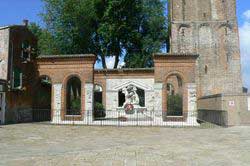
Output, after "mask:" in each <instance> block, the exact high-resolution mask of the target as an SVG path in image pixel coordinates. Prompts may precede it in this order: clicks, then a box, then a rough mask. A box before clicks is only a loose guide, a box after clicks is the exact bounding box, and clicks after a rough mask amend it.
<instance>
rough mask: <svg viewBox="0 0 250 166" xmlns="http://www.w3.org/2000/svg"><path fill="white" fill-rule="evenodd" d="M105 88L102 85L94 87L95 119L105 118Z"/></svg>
mask: <svg viewBox="0 0 250 166" xmlns="http://www.w3.org/2000/svg"><path fill="white" fill-rule="evenodd" d="M102 95H103V88H102V86H101V85H98V84H95V86H94V117H95V118H104V117H105V116H106V111H105V108H104V105H103V98H102Z"/></svg>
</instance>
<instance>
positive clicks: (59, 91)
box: [53, 84, 62, 122]
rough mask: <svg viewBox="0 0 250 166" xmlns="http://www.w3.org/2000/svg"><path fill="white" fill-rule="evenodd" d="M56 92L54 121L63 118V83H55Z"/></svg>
mask: <svg viewBox="0 0 250 166" xmlns="http://www.w3.org/2000/svg"><path fill="white" fill-rule="evenodd" d="M53 89H54V91H53V93H54V110H53V111H54V112H53V122H58V121H60V120H61V109H62V84H54V85H53Z"/></svg>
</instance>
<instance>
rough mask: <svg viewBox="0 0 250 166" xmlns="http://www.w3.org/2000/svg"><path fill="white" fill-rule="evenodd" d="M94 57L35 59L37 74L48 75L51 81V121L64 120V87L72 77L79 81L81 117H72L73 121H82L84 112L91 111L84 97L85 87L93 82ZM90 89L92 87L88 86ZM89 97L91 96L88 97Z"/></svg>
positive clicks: (90, 105)
mask: <svg viewBox="0 0 250 166" xmlns="http://www.w3.org/2000/svg"><path fill="white" fill-rule="evenodd" d="M95 60H96V56H95V55H92V54H84V55H48V56H39V57H38V58H37V64H38V73H39V75H44V74H46V75H49V76H50V77H51V80H52V112H53V113H52V114H53V121H55V122H57V123H58V122H59V121H61V120H64V119H66V118H67V117H65V109H66V102H65V101H66V100H65V94H66V87H67V81H68V79H70V78H71V77H73V76H77V77H78V78H79V79H80V80H81V93H82V95H81V107H82V111H81V115H80V116H76V117H73V116H72V117H73V118H74V119H75V120H77V119H82V118H83V117H84V113H85V111H86V110H88V111H92V109H93V107H92V105H93V104H92V103H89V102H86V101H85V99H86V98H89V97H87V96H86V95H93V94H92V91H93V88H92V89H91V88H90V89H89V88H88V89H89V90H91V93H87V94H86V90H85V86H87V85H89V84H90V85H93V82H94V76H93V73H94V63H95ZM90 87H92V86H90ZM90 97H91V96H90ZM86 103H88V104H87V105H86Z"/></svg>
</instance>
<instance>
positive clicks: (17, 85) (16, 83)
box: [12, 67, 23, 89]
mask: <svg viewBox="0 0 250 166" xmlns="http://www.w3.org/2000/svg"><path fill="white" fill-rule="evenodd" d="M22 84H23V73H22V72H21V69H19V68H17V67H14V71H13V76H12V88H13V89H22Z"/></svg>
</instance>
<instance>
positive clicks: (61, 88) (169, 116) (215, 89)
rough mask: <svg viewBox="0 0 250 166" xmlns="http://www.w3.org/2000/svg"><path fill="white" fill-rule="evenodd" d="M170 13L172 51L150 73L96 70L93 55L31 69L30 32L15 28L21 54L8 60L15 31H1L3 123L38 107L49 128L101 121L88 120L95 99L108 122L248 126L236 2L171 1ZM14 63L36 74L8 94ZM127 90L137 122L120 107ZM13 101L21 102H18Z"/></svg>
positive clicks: (157, 58)
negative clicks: (45, 113)
mask: <svg viewBox="0 0 250 166" xmlns="http://www.w3.org/2000/svg"><path fill="white" fill-rule="evenodd" d="M169 13H170V28H171V31H170V52H169V53H166V54H157V53H156V54H154V55H153V59H154V68H151V69H108V70H100V69H98V70H96V69H94V64H95V61H96V56H95V55H91V54H88V55H46V56H43V55H41V56H39V57H38V58H36V60H35V62H36V65H34V63H33V62H34V61H33V59H32V56H31V55H29V56H28V57H30V58H29V59H28V61H27V59H26V60H25V61H24V62H23V60H22V58H21V59H20V57H23V56H22V55H23V53H22V52H24V51H25V50H29V49H27V48H32V47H33V46H32V44H34V45H35V39H34V38H33V36H32V34H30V33H28V30H27V29H26V30H22V28H25V27H23V26H18V27H19V33H20V34H25V33H27V34H25V35H23V36H22V35H21V36H22V37H25V38H22V37H21V36H19V37H17V38H16V40H17V39H18V41H15V46H18V45H19V49H16V53H15V54H13V55H14V56H13V55H12V54H10V50H11V49H10V48H11V47H10V46H11V40H9V39H11V38H10V37H9V36H8V35H10V36H11V34H12V33H13V34H14V32H12V29H13V30H14V29H15V28H14V27H16V26H14V27H5V28H1V32H0V37H1V40H0V42H2V43H0V46H1V50H0V51H1V55H0V56H1V59H3V61H2V64H5V65H1V68H2V70H1V72H2V73H1V74H0V75H1V89H2V91H4V92H5V93H1V94H3V95H2V96H6V97H5V98H6V99H5V100H6V102H2V103H3V104H2V107H1V108H2V110H3V108H4V109H6V110H5V111H1V112H2V113H1V114H0V115H1V116H2V119H4V118H3V117H6V118H5V119H9V118H8V114H10V116H9V117H13V115H12V116H11V113H12V112H22V110H29V109H31V108H35V107H36V108H48V109H50V110H51V119H52V123H60V124H68V123H71V122H74V123H79V124H99V123H98V121H95V117H94V114H95V113H94V111H95V108H94V107H95V105H96V103H97V102H98V103H100V104H101V105H103V107H104V109H105V110H106V114H107V115H106V118H107V119H113V118H114V116H113V115H114V114H115V115H116V117H115V118H118V120H119V117H130V118H136V120H137V121H138V119H140V118H141V119H142V120H141V121H142V123H143V122H144V121H145V119H147V120H148V119H150V121H152V123H151V124H155V125H160V124H163V123H165V122H166V124H167V123H168V122H177V123H176V124H177V125H178V122H183V123H185V124H186V125H190V124H192V125H194V124H195V125H196V120H197V118H198V119H199V120H204V121H209V122H212V123H216V124H220V125H240V124H249V123H250V112H249V110H250V109H249V107H250V100H249V97H248V95H247V93H243V87H242V78H241V64H240V50H239V33H238V24H237V18H236V2H235V0H227V1H221V0H202V1H201V0H170V1H169ZM16 28H17V27H16ZM26 38H27V39H30V40H29V42H28V43H29V44H25V43H23V42H24V41H26ZM14 39H15V38H14ZM21 39H22V40H21ZM32 41H34V43H33V42H32ZM22 43H23V44H22ZM21 45H22V47H21ZM25 45H27V46H28V47H25ZM34 47H35V46H34ZM3 48H4V49H3ZM2 50H4V51H2ZM28 52H29V53H30V51H28ZM11 57H16V58H17V59H18V60H17V61H18V62H16V63H14V62H15V61H13V62H12V61H11V60H10V59H11ZM25 57H27V56H25ZM14 59H15V58H14ZM3 62H6V63H3ZM12 64H14V66H15V65H16V66H17V67H19V68H20V69H23V68H28V66H30V67H32V70H33V69H34V70H33V71H35V72H31V73H30V74H28V71H29V72H30V71H31V70H30V69H29V70H27V74H26V73H24V72H21V75H27V76H28V75H29V76H30V79H34V83H33V84H32V85H31V84H30V85H29V84H28V82H27V85H25V86H21V88H20V87H19V90H18V92H16V91H13V92H12V88H9V87H8V86H11V85H16V84H15V81H13V80H15V74H12V73H13V70H14V68H13V67H14V66H12ZM23 70H24V71H25V69H23ZM22 73H23V74H22ZM32 74H33V75H32ZM19 76H20V72H19ZM13 77H14V78H13ZM24 78H25V77H22V78H21V77H20V79H19V80H24ZM38 80H40V81H38ZM24 82H25V81H24ZM37 82H39V83H37ZM41 82H45V83H46V85H47V86H43V85H41V84H40V83H41ZM17 85H19V84H18V83H17ZM32 86H34V87H36V89H40V90H39V94H40V93H41V92H43V90H44V91H49V95H48V97H45V101H41V97H37V98H33V99H30V97H31V95H32V94H35V93H34V89H32V88H29V87H32ZM24 87H25V88H24ZM26 87H27V88H26ZM7 89H8V90H7ZM23 89H25V90H23ZM245 91H246V90H245ZM24 92H27V94H26V95H24ZM130 93H131V94H132V95H131V96H132V97H135V98H134V99H135V101H137V104H135V105H137V107H136V108H137V109H138V110H139V111H138V112H140V114H136V117H135V116H133V115H127V114H125V113H124V110H123V109H124V108H123V107H124V103H126V102H127V100H128V98H127V96H129V95H130ZM18 94H20V96H19V98H18V97H16V96H18ZM8 96H9V97H8ZM33 96H34V95H33ZM131 96H130V97H131ZM25 97H27V99H26V98H25ZM136 97H137V99H136ZM3 98H4V97H2V99H1V100H2V101H3V100H4V99H3ZM17 99H18V100H17ZM19 99H20V101H23V102H18V101H19ZM12 101H13V102H12ZM131 101H132V99H131ZM26 102H27V104H24V103H26ZM18 103H19V104H18ZM6 106H7V107H6ZM16 110H19V111H16ZM121 110H122V111H121ZM141 110H142V111H141ZM3 112H5V114H6V115H5V116H4V113H3ZM24 112H25V111H24ZM18 114H19V113H15V116H17V115H18ZM138 115H140V116H139V117H138ZM22 116H23V114H22ZM24 117H26V116H24ZM2 122H3V120H2ZM117 123H118V122H117ZM108 124H110V125H112V124H115V125H116V123H108ZM124 124H126V123H124ZM127 124H129V122H128V123H127ZM143 125H147V123H146V122H145V123H143Z"/></svg>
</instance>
